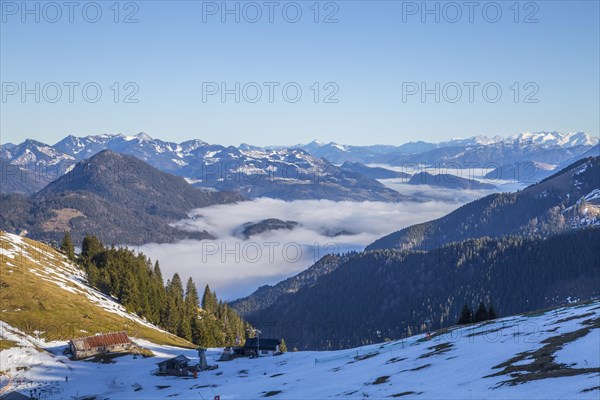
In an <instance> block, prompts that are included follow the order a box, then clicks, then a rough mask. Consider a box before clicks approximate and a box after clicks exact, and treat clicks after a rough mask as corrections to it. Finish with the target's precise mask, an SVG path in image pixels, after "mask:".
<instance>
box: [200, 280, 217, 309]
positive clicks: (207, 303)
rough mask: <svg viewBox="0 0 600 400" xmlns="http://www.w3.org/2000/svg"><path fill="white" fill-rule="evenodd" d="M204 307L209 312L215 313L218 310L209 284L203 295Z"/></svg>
mask: <svg viewBox="0 0 600 400" xmlns="http://www.w3.org/2000/svg"><path fill="white" fill-rule="evenodd" d="M202 309H203V310H204V311H206V312H207V313H214V312H216V311H217V302H216V299H215V297H214V295H213V292H211V291H210V287H209V286H208V285H206V287H205V288H204V294H203V295H202Z"/></svg>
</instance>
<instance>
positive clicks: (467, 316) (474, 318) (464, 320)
mask: <svg viewBox="0 0 600 400" xmlns="http://www.w3.org/2000/svg"><path fill="white" fill-rule="evenodd" d="M496 318H498V313H496V310H495V309H494V307H493V306H492V305H491V304H490V305H489V306H488V307H487V308H486V306H485V304H483V302H481V303H479V306H478V307H477V310H476V311H475V313H473V311H472V310H471V307H470V306H469V305H468V304H465V305H464V306H463V308H462V311H461V312H460V316H459V317H458V321H457V324H458V325H466V324H470V323H472V322H482V321H488V320H491V319H496Z"/></svg>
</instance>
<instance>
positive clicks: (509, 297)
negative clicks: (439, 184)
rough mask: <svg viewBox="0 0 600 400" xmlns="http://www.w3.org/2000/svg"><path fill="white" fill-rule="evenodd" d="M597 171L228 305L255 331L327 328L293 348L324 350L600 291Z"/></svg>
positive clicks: (485, 204)
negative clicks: (482, 305)
mask: <svg viewBox="0 0 600 400" xmlns="http://www.w3.org/2000/svg"><path fill="white" fill-rule="evenodd" d="M599 176H600V156H598V157H594V158H587V159H583V160H580V161H578V162H576V163H574V164H572V165H570V166H568V167H567V168H565V169H563V170H561V171H559V172H557V173H555V174H553V175H552V176H550V177H548V178H546V179H545V180H542V181H541V182H539V183H537V184H534V185H531V186H529V187H528V188H526V189H525V190H523V191H519V192H516V193H502V194H492V195H489V196H486V197H484V198H482V199H479V200H476V201H474V202H471V203H468V204H466V205H464V206H462V207H460V208H459V209H457V210H455V211H453V212H451V213H450V214H448V215H446V216H444V217H442V218H440V219H438V220H434V221H429V222H426V223H422V224H417V225H413V226H410V227H408V228H405V229H402V230H400V231H398V232H395V233H392V234H390V235H387V236H384V237H383V238H381V239H378V240H376V241H375V242H374V243H372V244H371V245H369V246H367V248H366V249H365V251H364V252H361V253H355V254H348V255H343V256H336V255H330V256H327V257H326V258H323V259H322V260H320V261H319V262H317V263H316V264H314V265H313V266H312V267H311V268H309V269H308V270H306V271H304V272H302V273H301V274H299V275H297V276H294V277H291V278H288V279H287V280H285V281H282V282H281V283H279V284H277V285H274V286H263V287H261V288H260V289H258V290H257V291H256V292H254V293H252V294H251V295H250V296H248V297H245V298H242V299H239V300H236V301H234V302H232V303H231V305H232V307H233V308H234V309H236V310H237V311H238V312H239V313H241V314H243V315H244V316H245V317H246V318H247V319H248V320H249V321H250V322H251V323H252V324H253V325H254V326H257V327H259V328H260V327H269V329H271V330H275V331H277V329H282V330H286V329H289V327H290V326H295V327H306V326H315V327H316V328H315V329H317V327H318V329H322V330H325V332H326V333H324V334H323V336H321V337H319V336H318V335H314V334H307V333H309V332H304V333H305V335H304V336H303V335H301V334H299V335H297V336H296V337H295V339H296V342H295V343H294V345H295V346H298V347H299V348H311V349H314V348H319V349H325V348H329V347H333V348H338V347H351V346H355V345H359V344H365V343H369V341H370V340H373V341H375V340H376V336H375V335H374V332H376V331H382V332H387V334H388V335H390V337H399V336H401V335H406V334H411V333H415V332H421V331H423V330H424V329H425V321H426V320H431V321H432V323H433V325H434V327H435V328H439V327H444V326H448V325H450V324H452V323H453V322H454V321H456V319H457V318H458V313H459V312H460V308H461V307H462V305H463V304H465V303H467V304H473V303H476V302H480V301H484V302H486V303H493V304H494V306H496V307H498V308H499V309H500V311H501V312H502V313H514V312H520V311H525V310H528V309H532V308H541V307H548V306H552V305H556V304H561V303H562V302H564V301H565V299H567V298H569V297H572V298H591V297H593V296H597V295H600V292H598V287H597V285H596V284H595V282H597V280H598V279H599V278H600V269H599V266H600V249H599V248H598V246H597V245H596V243H597V242H598V241H600V179H599V178H598V177H599ZM307 277H308V279H307ZM323 337H327V342H325V341H323V340H321V339H323ZM332 342H333V343H334V344H332Z"/></svg>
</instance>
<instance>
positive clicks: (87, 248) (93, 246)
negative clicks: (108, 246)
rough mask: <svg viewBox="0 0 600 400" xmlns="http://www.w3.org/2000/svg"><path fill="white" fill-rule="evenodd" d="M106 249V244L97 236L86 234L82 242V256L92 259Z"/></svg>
mask: <svg viewBox="0 0 600 400" xmlns="http://www.w3.org/2000/svg"><path fill="white" fill-rule="evenodd" d="M103 251H104V245H103V244H102V242H101V241H100V239H98V238H97V237H96V236H90V235H85V237H84V238H83V242H82V243H81V257H82V258H83V259H84V260H92V259H93V258H94V257H95V256H97V255H98V254H100V253H102V252H103Z"/></svg>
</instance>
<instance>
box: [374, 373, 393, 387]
mask: <svg viewBox="0 0 600 400" xmlns="http://www.w3.org/2000/svg"><path fill="white" fill-rule="evenodd" d="M389 379H390V376H389V375H383V376H380V377H379V378H377V379H375V380H374V381H373V382H372V383H371V385H381V384H382V383H386V382H388V381H389Z"/></svg>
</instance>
